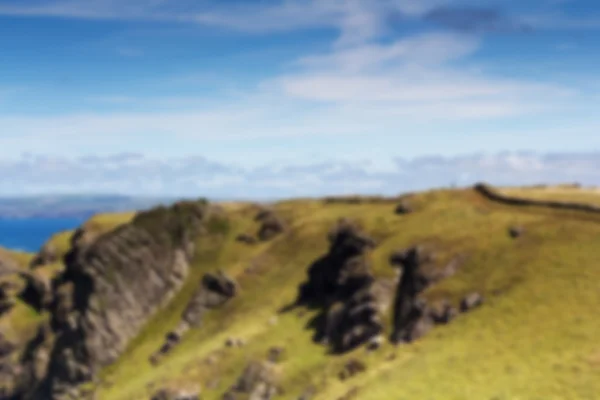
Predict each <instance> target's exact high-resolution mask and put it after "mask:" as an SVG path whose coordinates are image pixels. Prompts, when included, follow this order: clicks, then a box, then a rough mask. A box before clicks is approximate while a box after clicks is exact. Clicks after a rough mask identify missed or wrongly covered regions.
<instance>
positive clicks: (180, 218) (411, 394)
mask: <svg viewBox="0 0 600 400" xmlns="http://www.w3.org/2000/svg"><path fill="white" fill-rule="evenodd" d="M484 188H485V187H484ZM478 189H480V190H474V189H464V190H434V191H429V192H423V193H416V194H411V195H406V196H402V197H398V198H389V199H385V198H359V197H357V198H330V199H322V200H292V201H285V202H279V203H275V204H273V205H272V206H271V207H269V209H263V208H262V207H259V206H257V205H254V204H243V203H228V204H220V205H209V204H205V203H204V202H197V203H180V204H179V205H176V206H174V207H170V208H159V209H155V210H153V211H150V212H145V213H140V214H138V215H137V216H134V215H133V214H113V215H111V214H106V215H99V216H96V217H94V218H93V219H92V220H90V221H89V222H88V223H87V224H85V225H84V226H83V227H82V228H81V229H80V230H79V231H78V232H76V233H75V235H74V232H65V233H60V234H57V235H56V236H55V237H53V238H51V239H50V240H49V242H48V244H47V246H45V248H44V249H43V251H41V252H40V254H39V255H38V257H36V259H37V261H31V260H29V259H28V258H27V256H25V255H14V254H10V253H6V254H5V253H1V254H0V256H2V257H3V258H5V259H11V260H16V264H15V265H19V266H20V268H22V269H23V270H26V271H27V274H31V275H33V276H35V277H38V279H41V280H43V281H44V282H48V283H47V284H46V286H45V287H46V289H45V290H41V291H40V290H38V291H34V292H35V293H37V294H38V296H37V297H36V296H33V297H31V296H21V297H24V298H20V299H19V298H17V300H16V305H15V306H13V307H12V309H10V310H9V311H8V312H6V313H4V314H3V315H1V316H0V327H2V334H3V337H4V338H2V337H0V339H1V340H4V341H8V342H10V343H12V344H14V350H12V351H11V352H8V351H7V352H6V353H9V354H7V355H0V360H2V357H4V361H0V364H1V365H4V367H3V368H0V388H2V385H3V384H4V385H5V386H6V387H7V389H6V393H7V394H6V395H5V397H6V398H14V399H20V398H31V399H47V398H53V399H68V398H95V399H102V400H135V399H140V400H142V399H151V398H154V399H175V398H178V399H184V398H194V397H190V396H188V397H185V396H184V395H183V394H182V395H180V396H179V397H177V396H175V395H174V394H172V395H170V396H171V397H169V395H168V394H167V393H166V392H165V393H163V395H164V396H163V397H159V396H158V393H159V392H160V391H161V390H163V389H174V390H175V389H176V390H180V391H186V392H188V393H197V392H201V398H202V399H209V400H210V399H215V400H216V399H269V398H273V399H286V400H295V399H304V400H307V399H315V400H336V399H340V400H341V399H345V400H349V399H361V400H387V399H390V400H391V399H394V400H397V399H407V400H408V399H424V400H430V399H432V400H434V399H435V400H437V399H440V400H459V399H482V400H504V399H506V400H508V399H510V400H513V399H520V400H524V399H527V400H529V399H531V400H534V399H544V400H551V399H556V400H559V399H560V400H565V399H590V400H591V399H596V398H597V393H600V379H598V376H599V375H600V343H599V342H598V340H597V332H600V319H599V318H597V314H598V306H599V305H600V290H599V289H600V287H599V283H598V282H600V247H599V246H598V243H600V212H595V211H594V207H588V209H585V210H583V209H579V210H570V209H568V208H564V209H557V208H555V207H552V206H548V205H545V204H539V205H536V204H507V203H503V202H501V201H496V200H494V199H491V198H490V197H489V196H486V195H485V193H484V192H485V191H484V190H481V187H478ZM494 193H496V192H494ZM497 193H500V194H504V195H510V196H520V197H525V198H530V199H535V200H547V201H552V200H555V201H560V202H578V203H585V204H588V205H591V206H594V205H596V206H600V201H596V198H595V196H596V195H597V194H596V193H595V192H593V191H585V190H583V189H576V188H562V189H560V190H559V189H556V190H549V189H547V188H546V189H544V188H506V189H502V190H498V192H497ZM597 196H598V199H600V194H598V195H597ZM398 205H401V206H402V207H398ZM580 208H581V207H580ZM257 214H260V215H259V217H260V218H257ZM342 219H344V220H343V221H341V220H342ZM340 221H341V222H340ZM411 249H412V250H413V251H410V250H411ZM400 250H402V251H400ZM407 250H408V251H407ZM28 265H29V267H28ZM400 271H403V272H402V273H399V272H400ZM24 276H25V277H23V276H20V278H21V279H20V280H21V283H20V284H21V285H23V284H24V283H28V284H30V285H31V282H32V279H33V278H27V276H29V275H24ZM6 277H8V278H10V279H12V280H15V281H16V280H17V279H16V278H15V277H14V276H13V275H6V276H5V277H4V278H3V279H8V278H6ZM33 286H36V285H33ZM38 286H39V285H38ZM38 286H36V287H38ZM42 286H43V285H42ZM18 289H19V290H22V288H18ZM15 291H18V290H16V289H15ZM41 292H43V293H46V294H47V297H48V299H47V300H46V301H40V298H41V297H44V296H41V295H40V293H41ZM21 293H22V292H21ZM32 299H33V300H35V301H32ZM36 303H41V304H38V307H37V308H38V309H39V311H35V310H34V308H32V305H34V304H36ZM461 303H463V304H462V305H463V306H464V307H463V308H465V312H460V310H461ZM479 303H481V304H479ZM40 326H41V327H42V328H39V327H40ZM40 332H44V334H43V335H41V336H40ZM36 336H37V337H36ZM40 337H41V340H40ZM315 339H316V340H315ZM390 339H397V340H398V341H400V343H392V342H393V341H392V340H390ZM355 344H357V346H355ZM161 349H162V351H159V350H161ZM0 350H1V346H0ZM0 353H1V351H0ZM268 359H270V361H268ZM14 366H18V368H16V367H15V368H13V367H14ZM23 370H24V371H26V372H23ZM3 377H4V378H5V379H4V381H3V380H2V379H3ZM3 382H4V383H3ZM10 385H12V386H13V387H12V388H10V390H12V391H15V393H17V394H16V395H15V396H13V397H9V395H8V393H9V388H8V386H10ZM232 387H235V390H232ZM75 388H78V390H76V389H75ZM0 393H1V392H0ZM92 393H94V395H92ZM93 396H95V397H93ZM153 396H154V397H153ZM261 396H262V397H261ZM0 397H2V396H1V395H0Z"/></svg>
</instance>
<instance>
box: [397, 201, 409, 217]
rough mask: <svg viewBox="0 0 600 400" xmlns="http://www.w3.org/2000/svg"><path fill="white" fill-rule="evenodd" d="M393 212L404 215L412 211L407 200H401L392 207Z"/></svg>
mask: <svg viewBox="0 0 600 400" xmlns="http://www.w3.org/2000/svg"><path fill="white" fill-rule="evenodd" d="M394 212H395V213H396V214H398V215H405V214H410V213H411V212H413V209H412V207H411V206H410V204H409V203H408V201H407V200H403V201H402V202H400V203H399V204H398V205H397V206H396V208H395V209H394Z"/></svg>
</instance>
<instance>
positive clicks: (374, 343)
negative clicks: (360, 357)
mask: <svg viewBox="0 0 600 400" xmlns="http://www.w3.org/2000/svg"><path fill="white" fill-rule="evenodd" d="M382 345H383V338H382V337H381V336H375V337H373V338H371V339H370V340H369V341H368V343H367V350H368V351H375V350H378V349H379V348H380V347H381V346H382Z"/></svg>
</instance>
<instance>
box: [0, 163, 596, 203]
mask: <svg viewBox="0 0 600 400" xmlns="http://www.w3.org/2000/svg"><path fill="white" fill-rule="evenodd" d="M0 168H1V169H2V171H3V172H4V173H5V174H6V176H10V177H11V179H8V180H3V181H1V182H0V195H14V194H61V193H76V194H77V193H79V194H81V193H121V194H132V195H157V194H158V195H173V196H194V197H197V196H209V197H219V198H223V197H226V198H274V197H275V198H283V197H291V196H322V195H332V194H352V193H357V194H385V195H393V194H397V193H400V192H403V191H410V190H419V189H426V188H430V187H440V186H448V185H450V184H452V183H457V184H460V185H470V184H473V183H474V182H477V181H487V182H490V183H492V184H496V185H521V184H538V183H561V182H574V181H578V182H580V183H582V184H586V185H600V153H580V154H577V153H557V154H545V155H544V154H535V153H500V154H472V155H463V156H456V157H437V156H436V157H421V158H416V159H412V160H405V159H397V160H396V161H395V168H393V169H388V170H386V171H377V170H370V169H369V166H368V165H365V163H363V162H361V161H360V160H356V161H349V160H347V161H331V162H327V163H317V164H311V163H304V164H297V165H287V166H283V165H280V166H272V165H269V164H266V165H263V166H261V167H256V168H243V167H242V166H240V165H233V164H232V165H229V164H223V163H219V162H213V161H210V160H207V159H205V158H203V157H187V158H179V159H157V158H148V157H143V156H141V155H136V154H123V155H114V156H109V157H95V158H94V159H90V158H66V157H48V156H32V155H30V156H28V157H23V158H21V159H18V160H13V161H2V162H0Z"/></svg>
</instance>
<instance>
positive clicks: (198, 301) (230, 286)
mask: <svg viewBox="0 0 600 400" xmlns="http://www.w3.org/2000/svg"><path fill="white" fill-rule="evenodd" d="M238 290H239V289H238V285H237V283H236V282H235V281H234V280H233V279H232V278H230V277H228V276H227V275H226V274H225V273H224V272H222V271H219V272H218V273H217V274H205V275H204V276H203V277H202V281H201V283H200V285H199V287H198V289H196V292H195V293H194V295H193V296H192V299H191V300H190V301H189V303H188V305H187V307H186V309H185V310H184V312H183V315H182V319H183V320H184V321H186V322H187V323H188V324H189V325H190V326H198V325H199V324H200V323H201V321H202V316H203V315H204V313H205V312H206V311H207V310H210V309H215V308H218V307H221V306H222V305H224V304H225V303H227V302H228V301H229V300H231V299H232V298H234V297H235V296H236V295H237V293H238Z"/></svg>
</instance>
